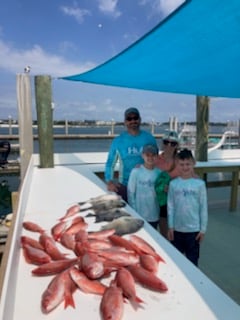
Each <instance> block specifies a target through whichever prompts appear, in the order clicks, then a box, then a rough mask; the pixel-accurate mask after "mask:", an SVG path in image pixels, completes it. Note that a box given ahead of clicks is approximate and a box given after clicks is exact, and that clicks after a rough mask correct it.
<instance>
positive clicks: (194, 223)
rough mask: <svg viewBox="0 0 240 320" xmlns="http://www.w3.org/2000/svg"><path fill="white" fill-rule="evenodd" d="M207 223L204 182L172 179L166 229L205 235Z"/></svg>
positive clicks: (194, 179) (192, 179) (178, 178)
mask: <svg viewBox="0 0 240 320" xmlns="http://www.w3.org/2000/svg"><path fill="white" fill-rule="evenodd" d="M207 222H208V208H207V190H206V185H205V182H204V181H203V180H201V179H198V178H190V179H182V178H180V177H177V178H175V179H173V180H172V181H171V182H170V184H169V190H168V227H169V228H173V229H174V230H176V231H179V232H199V231H200V232H202V233H205V232H206V229H207Z"/></svg>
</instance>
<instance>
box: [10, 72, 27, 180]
mask: <svg viewBox="0 0 240 320" xmlns="http://www.w3.org/2000/svg"><path fill="white" fill-rule="evenodd" d="M17 102H18V125H19V142H20V152H19V153H20V166H21V169H20V175H21V181H23V179H24V177H25V173H26V171H27V168H28V164H29V161H30V158H31V156H32V154H33V130H32V95H31V82H30V76H29V74H17ZM9 125H10V124H9ZM9 132H10V129H9Z"/></svg>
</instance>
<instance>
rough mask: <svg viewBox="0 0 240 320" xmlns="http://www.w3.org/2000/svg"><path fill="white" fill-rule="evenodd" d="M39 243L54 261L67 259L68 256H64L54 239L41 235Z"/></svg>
mask: <svg viewBox="0 0 240 320" xmlns="http://www.w3.org/2000/svg"><path fill="white" fill-rule="evenodd" d="M39 242H40V244H41V245H42V246H43V247H44V249H45V251H46V252H47V253H48V254H49V255H50V257H51V258H52V259H53V260H62V259H64V258H66V254H63V253H62V252H61V251H60V250H59V249H58V247H57V246H56V242H55V241H54V239H53V238H52V237H50V236H48V235H46V234H45V233H44V234H41V235H40V237H39Z"/></svg>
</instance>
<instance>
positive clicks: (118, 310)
mask: <svg viewBox="0 0 240 320" xmlns="http://www.w3.org/2000/svg"><path fill="white" fill-rule="evenodd" d="M100 313H101V316H102V319H103V320H120V319H122V316H123V293H122V289H121V288H119V287H117V286H116V285H115V284H111V285H110V286H109V287H108V288H107V289H106V290H105V292H104V294H103V297H102V300H101V303H100Z"/></svg>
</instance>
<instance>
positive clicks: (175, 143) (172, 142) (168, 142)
mask: <svg viewBox="0 0 240 320" xmlns="http://www.w3.org/2000/svg"><path fill="white" fill-rule="evenodd" d="M163 144H164V145H165V146H167V145H169V144H170V146H171V147H176V146H177V144H178V143H177V142H176V141H169V140H163Z"/></svg>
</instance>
